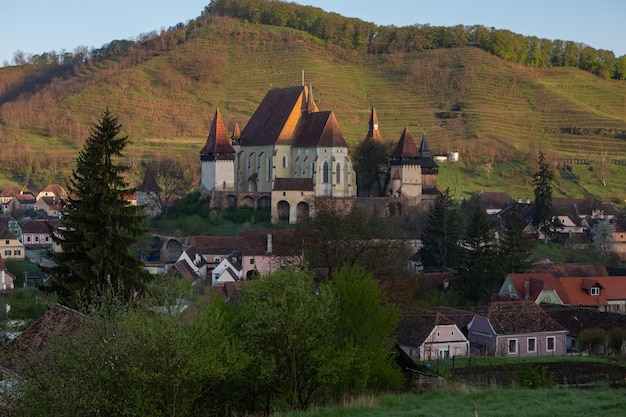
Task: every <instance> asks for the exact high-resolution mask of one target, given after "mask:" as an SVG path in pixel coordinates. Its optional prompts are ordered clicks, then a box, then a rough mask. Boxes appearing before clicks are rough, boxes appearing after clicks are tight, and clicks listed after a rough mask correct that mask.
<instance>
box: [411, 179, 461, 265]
mask: <svg viewBox="0 0 626 417" xmlns="http://www.w3.org/2000/svg"><path fill="white" fill-rule="evenodd" d="M462 235H463V223H462V221H461V217H460V216H459V213H458V212H457V210H454V209H452V197H451V196H450V189H449V188H448V189H446V190H445V191H444V192H443V193H441V194H440V195H439V196H437V198H436V199H435V202H434V203H433V206H432V207H431V209H430V212H429V214H428V220H427V221H426V226H425V227H424V230H423V231H422V248H421V249H420V255H421V259H422V264H423V265H424V269H425V270H426V271H446V270H449V269H451V268H454V267H455V266H456V262H457V261H458V255H459V240H460V239H461V237H462Z"/></svg>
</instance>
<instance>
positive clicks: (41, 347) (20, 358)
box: [2, 304, 92, 374]
mask: <svg viewBox="0 0 626 417" xmlns="http://www.w3.org/2000/svg"><path fill="white" fill-rule="evenodd" d="M91 320H92V319H90V318H89V317H88V316H86V315H84V314H82V313H80V312H78V311H76V310H72V309H71V308H69V307H65V306H63V305H61V304H56V305H55V306H53V307H52V308H51V309H50V310H48V311H47V312H46V314H44V315H43V316H41V317H40V318H39V319H38V320H37V321H35V322H34V323H33V324H32V325H30V327H28V328H27V329H26V330H25V331H24V332H23V333H22V334H21V335H20V336H19V337H18V338H17V339H15V340H13V341H11V342H9V343H8V344H7V345H6V346H5V347H4V348H3V351H2V364H3V365H4V366H5V367H7V368H8V369H10V370H11V371H13V372H16V373H18V374H20V373H21V372H22V371H23V370H24V369H25V367H26V366H28V367H32V366H34V365H38V364H40V363H41V362H40V361H42V360H45V358H46V356H47V355H46V354H45V350H46V349H47V348H48V347H49V346H50V344H51V343H53V341H54V339H55V338H56V337H71V336H72V335H73V334H74V333H76V332H77V331H78V330H79V329H80V328H81V327H84V326H86V325H88V324H89V322H90V321H91ZM34 361H38V362H34Z"/></svg>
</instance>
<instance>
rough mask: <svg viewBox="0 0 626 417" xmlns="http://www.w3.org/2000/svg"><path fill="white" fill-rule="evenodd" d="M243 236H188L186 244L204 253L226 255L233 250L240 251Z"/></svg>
mask: <svg viewBox="0 0 626 417" xmlns="http://www.w3.org/2000/svg"><path fill="white" fill-rule="evenodd" d="M242 243H243V238H242V237H241V236H188V237H187V244H188V245H191V246H193V247H195V249H196V251H197V252H198V253H200V254H202V255H203V256H204V255H219V256H228V255H230V254H231V253H233V252H235V251H241V246H242Z"/></svg>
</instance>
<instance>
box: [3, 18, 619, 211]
mask: <svg viewBox="0 0 626 417" xmlns="http://www.w3.org/2000/svg"><path fill="white" fill-rule="evenodd" d="M34 70H35V69H32V68H28V67H24V68H17V69H16V68H2V69H0V141H2V142H3V143H4V146H5V147H9V148H10V149H13V150H14V152H20V150H23V149H25V146H26V145H25V141H26V142H28V146H27V148H28V149H30V152H31V156H32V159H35V160H36V159H37V158H40V155H42V154H45V153H46V152H47V153H48V156H49V154H50V152H53V153H57V159H58V166H59V167H60V168H58V169H57V171H58V170H62V169H67V167H69V166H71V164H72V158H73V156H74V155H75V153H76V151H77V150H78V149H79V147H80V145H81V144H82V141H83V140H84V139H85V137H86V135H87V132H88V130H87V128H88V125H89V123H90V122H91V121H92V120H94V118H96V117H97V116H98V115H99V113H100V112H101V111H102V110H103V109H105V108H106V107H108V108H110V109H111V110H112V111H113V112H114V113H116V114H118V115H119V117H120V120H121V122H122V123H123V125H124V126H125V129H126V131H127V133H128V135H129V136H130V137H131V140H132V145H131V148H130V149H129V153H130V154H132V157H133V158H140V159H148V158H152V157H154V156H155V155H159V154H166V153H167V154H180V155H182V156H184V157H185V158H188V159H189V160H195V159H197V155H198V152H199V150H200V149H201V147H202V144H203V142H204V140H205V138H206V134H207V132H208V129H209V123H210V120H211V119H212V116H213V113H214V111H215V109H216V108H218V107H219V108H220V111H221V112H222V115H223V117H224V120H225V122H226V124H227V127H228V128H229V129H232V127H233V126H234V124H235V123H239V125H240V127H243V126H244V125H245V123H246V121H247V120H248V118H249V117H250V115H251V114H252V112H253V111H254V109H255V108H256V106H257V105H258V103H259V102H260V101H261V99H262V98H263V96H264V95H265V94H266V92H267V91H268V90H269V89H270V88H272V87H284V86H291V85H298V84H300V83H301V82H302V73H303V71H304V80H305V82H306V83H311V84H312V86H313V91H314V97H315V100H316V102H317V104H318V106H319V107H320V108H321V109H332V110H334V112H335V114H336V116H337V119H338V121H339V124H340V126H341V127H342V130H343V133H344V136H345V138H346V140H347V141H348V143H349V144H351V145H354V144H356V143H358V141H360V140H362V139H363V138H364V137H365V134H366V132H367V128H368V127H367V122H368V118H369V112H370V108H371V106H375V107H376V109H377V112H378V117H379V119H380V125H381V132H382V134H383V137H384V138H385V139H387V140H392V141H396V140H398V138H399V137H400V134H401V133H402V130H403V129H404V127H405V126H406V127H409V129H410V130H411V132H412V133H413V136H414V137H416V138H419V137H420V136H421V134H422V132H425V133H426V134H427V135H428V137H429V143H430V146H431V149H432V150H433V151H434V152H435V153H447V152H449V151H458V152H459V153H460V155H461V161H460V162H459V163H457V164H451V163H446V164H444V165H443V166H442V175H441V181H440V184H441V186H440V188H441V187H446V186H449V187H451V189H452V190H453V193H455V194H457V195H460V196H462V195H466V194H468V193H470V192H472V191H475V190H476V189H481V188H482V189H484V188H490V189H503V190H505V191H509V192H510V193H511V194H512V195H519V196H524V197H525V196H528V195H529V190H531V188H530V179H529V174H530V173H532V171H533V169H534V168H533V167H532V163H533V161H534V160H536V157H537V155H538V152H539V151H540V150H541V151H543V152H544V153H546V155H547V156H548V158H549V161H551V162H552V163H554V167H555V169H557V172H558V173H559V174H560V168H561V166H566V165H567V166H568V168H567V171H564V172H563V175H558V179H557V180H558V181H560V182H562V183H563V185H562V187H561V188H562V189H563V190H569V191H568V193H569V194H568V195H571V196H586V195H589V194H593V195H595V196H596V197H598V198H603V199H609V198H613V199H616V200H621V201H623V200H624V199H625V198H626V191H624V190H623V187H622V185H621V184H623V183H624V181H626V165H619V164H620V163H626V146H624V145H625V142H626V82H623V81H614V80H603V79H600V78H598V77H596V76H594V75H592V74H590V73H588V72H583V71H579V70H576V69H573V68H553V69H534V68H528V67H524V66H522V65H519V64H515V63H510V62H506V61H503V60H501V59H499V58H497V57H495V56H493V55H490V54H488V53H486V52H484V51H482V50H479V49H476V48H469V47H468V48H456V49H438V50H430V51H426V52H423V53H415V54H408V53H407V54H397V55H368V54H364V53H361V52H356V51H354V50H351V49H344V48H342V47H339V46H336V45H327V44H325V43H323V42H322V41H320V40H319V39H315V38H313V37H311V36H310V35H308V34H306V33H303V32H298V31H295V30H292V29H288V28H277V27H270V26H263V25H254V24H248V23H243V22H240V21H235V20H230V19H218V20H216V21H214V22H212V23H210V24H209V25H207V26H204V27H202V28H201V29H200V30H199V31H198V32H197V33H196V34H195V35H194V37H193V38H192V39H190V40H187V41H186V42H182V43H180V44H179V45H178V46H177V47H175V48H172V49H169V50H165V51H163V52H162V53H160V54H158V55H155V56H153V57H151V58H149V59H146V60H143V61H140V62H137V63H135V64H134V65H130V66H128V65H127V66H121V65H118V64H116V63H115V62H112V61H107V62H105V63H102V64H100V65H99V66H97V67H93V68H90V69H88V70H84V71H83V72H81V73H79V74H77V75H75V76H74V77H65V78H55V79H53V80H50V82H49V83H48V84H44V85H39V86H38V88H37V90H36V92H35V93H29V94H22V95H21V96H17V95H5V93H6V91H8V90H10V89H12V88H13V89H14V88H16V86H17V87H19V82H24V81H19V80H23V79H24V78H25V77H26V78H27V75H28V74H25V75H23V76H22V75H21V76H20V77H18V76H16V72H19V71H25V72H27V71H34ZM43 150H46V152H42V151H43ZM5 158H6V157H2V159H3V160H4V159H5ZM602 161H604V164H603V165H602V166H601V167H600V164H602ZM48 165H50V163H49V162H42V163H41V164H40V168H41V169H42V170H45V168H46V167H47V166H48ZM446 170H447V171H448V172H443V171H446ZM50 171H52V170H50ZM600 171H602V175H601V174H600ZM42 175H43V174H42ZM601 177H602V178H601ZM22 180H23V178H22V177H20V176H16V175H15V174H14V173H12V171H11V170H6V169H5V171H4V180H3V181H0V182H4V183H15V182H18V183H19V182H20V181H22ZM603 180H604V182H605V183H606V187H605V186H604V185H602V184H601V183H602V181H603ZM0 185H2V184H0Z"/></svg>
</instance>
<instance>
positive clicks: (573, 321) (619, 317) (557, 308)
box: [540, 303, 626, 337]
mask: <svg viewBox="0 0 626 417" xmlns="http://www.w3.org/2000/svg"><path fill="white" fill-rule="evenodd" d="M540 307H541V308H542V309H543V310H544V311H545V312H546V313H547V314H548V315H549V316H550V317H552V318H553V319H554V320H555V321H556V322H557V323H559V324H560V325H561V326H563V327H565V328H566V329H567V331H568V334H569V335H570V336H572V337H577V336H578V333H579V332H580V331H581V330H583V329H593V328H600V329H604V330H611V329H614V328H616V327H621V328H626V315H624V314H621V313H611V312H606V311H598V310H597V309H593V308H580V307H574V306H563V305H556V304H547V303H541V304H540Z"/></svg>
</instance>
